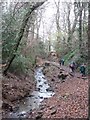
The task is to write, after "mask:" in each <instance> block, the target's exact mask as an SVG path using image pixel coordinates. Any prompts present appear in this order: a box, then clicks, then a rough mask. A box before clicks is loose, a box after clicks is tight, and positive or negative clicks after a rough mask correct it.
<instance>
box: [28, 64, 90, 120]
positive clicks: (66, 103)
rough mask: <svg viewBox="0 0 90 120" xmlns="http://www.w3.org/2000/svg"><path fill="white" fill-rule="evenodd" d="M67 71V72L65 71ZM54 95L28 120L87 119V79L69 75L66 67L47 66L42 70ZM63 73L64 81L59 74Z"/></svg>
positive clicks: (77, 74)
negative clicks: (43, 119)
mask: <svg viewBox="0 0 90 120" xmlns="http://www.w3.org/2000/svg"><path fill="white" fill-rule="evenodd" d="M66 69H67V71H66ZM43 72H44V74H45V76H46V78H47V80H48V82H49V85H50V86H51V87H52V90H53V91H54V92H55V95H54V96H53V97H51V98H49V99H46V100H44V101H43V102H42V104H41V105H40V108H39V110H36V111H33V112H32V113H31V114H30V115H29V118H35V117H36V118H65V119H66V118H87V117H88V78H87V77H84V78H82V77H81V75H80V74H79V73H75V76H72V75H70V74H69V69H68V68H67V67H65V66H64V67H63V66H62V67H61V68H58V67H56V66H53V65H51V66H47V67H45V68H44V70H43ZM62 73H64V75H65V79H62V77H60V76H61V74H62Z"/></svg>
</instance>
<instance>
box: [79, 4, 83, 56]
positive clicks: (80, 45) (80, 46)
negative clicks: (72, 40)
mask: <svg viewBox="0 0 90 120" xmlns="http://www.w3.org/2000/svg"><path fill="white" fill-rule="evenodd" d="M80 6H82V3H81V2H79V7H80ZM79 53H80V57H82V10H80V12H79Z"/></svg>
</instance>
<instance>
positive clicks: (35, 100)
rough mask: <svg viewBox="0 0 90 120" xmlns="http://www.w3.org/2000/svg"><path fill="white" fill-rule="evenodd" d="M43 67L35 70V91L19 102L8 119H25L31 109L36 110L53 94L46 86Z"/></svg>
mask: <svg viewBox="0 0 90 120" xmlns="http://www.w3.org/2000/svg"><path fill="white" fill-rule="evenodd" d="M42 70H43V67H40V68H37V69H36V70H35V80H36V90H35V91H33V92H32V93H31V95H30V96H29V97H26V98H24V99H23V100H21V101H20V103H19V105H18V109H17V111H14V112H10V113H9V115H8V117H9V118H26V117H27V114H29V113H30V112H31V111H32V110H33V109H38V108H39V106H40V104H41V102H42V101H43V100H44V99H46V98H49V97H52V96H53V95H54V94H55V93H54V91H53V90H52V89H51V87H50V86H49V85H48V82H47V79H46V78H45V76H44V75H43V72H42Z"/></svg>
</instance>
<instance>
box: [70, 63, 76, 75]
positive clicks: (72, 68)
mask: <svg viewBox="0 0 90 120" xmlns="http://www.w3.org/2000/svg"><path fill="white" fill-rule="evenodd" d="M69 68H70V71H71V72H72V73H74V71H75V68H76V63H75V62H71V63H70V64H69Z"/></svg>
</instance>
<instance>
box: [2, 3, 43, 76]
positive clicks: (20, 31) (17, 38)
mask: <svg viewBox="0 0 90 120" xmlns="http://www.w3.org/2000/svg"><path fill="white" fill-rule="evenodd" d="M44 2H45V1H43V2H37V3H36V4H34V5H32V7H29V8H28V10H27V13H26V14H25V16H24V18H23V20H22V24H21V26H20V30H19V32H18V34H17V35H16V37H15V41H17V43H16V46H15V49H14V51H15V52H16V51H17V49H18V47H19V45H20V41H21V39H22V37H23V34H24V31H25V27H26V25H27V22H28V20H29V17H30V15H31V13H32V12H33V11H34V10H35V9H37V8H38V7H39V6H41V5H42V4H43V3H44ZM15 57H16V54H13V55H12V57H11V58H10V60H9V61H8V64H7V66H6V69H5V70H4V72H3V73H4V74H6V73H7V71H8V69H9V68H10V65H11V63H12V62H13V60H14V58H15Z"/></svg>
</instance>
